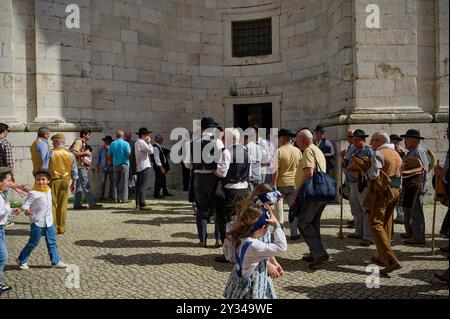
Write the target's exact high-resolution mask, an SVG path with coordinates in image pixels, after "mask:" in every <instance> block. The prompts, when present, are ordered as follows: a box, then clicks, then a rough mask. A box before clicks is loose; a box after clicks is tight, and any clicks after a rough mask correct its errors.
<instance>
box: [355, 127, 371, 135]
mask: <svg viewBox="0 0 450 319" xmlns="http://www.w3.org/2000/svg"><path fill="white" fill-rule="evenodd" d="M353 137H369V135H368V134H366V132H364V130H361V129H359V128H358V129H356V130H355V131H354V132H353Z"/></svg>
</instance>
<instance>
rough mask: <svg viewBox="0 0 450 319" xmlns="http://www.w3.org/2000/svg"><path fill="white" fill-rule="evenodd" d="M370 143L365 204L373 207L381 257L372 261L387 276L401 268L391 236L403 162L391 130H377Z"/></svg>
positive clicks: (375, 238) (374, 235)
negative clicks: (390, 136)
mask: <svg viewBox="0 0 450 319" xmlns="http://www.w3.org/2000/svg"><path fill="white" fill-rule="evenodd" d="M370 145H371V146H372V150H373V151H374V152H375V153H374V154H373V156H372V158H371V165H370V168H369V169H368V170H367V172H366V176H367V177H368V179H369V191H368V195H367V198H366V200H365V201H364V206H365V207H366V208H367V209H368V210H369V224H370V227H371V231H372V238H373V241H374V242H375V245H376V246H377V251H378V256H375V257H372V261H373V262H374V263H377V264H379V265H381V266H384V267H385V268H383V269H381V270H380V274H381V275H383V276H387V274H388V273H390V272H392V271H394V270H397V269H400V268H401V266H400V262H399V261H398V259H397V257H396V256H395V254H394V251H393V250H392V247H391V238H392V227H393V214H394V210H395V206H396V204H397V201H398V198H399V194H400V192H399V189H400V176H401V169H402V165H403V162H402V159H401V157H400V155H399V154H398V153H397V151H395V148H394V145H393V144H390V139H389V135H388V134H387V133H384V132H377V133H374V134H373V135H372V137H371V140H370Z"/></svg>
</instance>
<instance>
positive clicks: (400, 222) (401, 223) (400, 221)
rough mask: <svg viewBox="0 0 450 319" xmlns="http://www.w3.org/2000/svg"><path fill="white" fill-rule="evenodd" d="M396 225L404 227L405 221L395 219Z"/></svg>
mask: <svg viewBox="0 0 450 319" xmlns="http://www.w3.org/2000/svg"><path fill="white" fill-rule="evenodd" d="M394 224H400V225H404V224H405V223H404V222H403V220H399V219H394Z"/></svg>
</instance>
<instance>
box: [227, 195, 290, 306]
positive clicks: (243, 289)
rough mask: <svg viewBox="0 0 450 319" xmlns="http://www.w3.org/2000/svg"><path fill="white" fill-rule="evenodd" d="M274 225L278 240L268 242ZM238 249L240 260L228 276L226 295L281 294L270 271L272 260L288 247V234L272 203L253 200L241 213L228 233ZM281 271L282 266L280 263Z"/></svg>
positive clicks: (246, 296)
mask: <svg viewBox="0 0 450 319" xmlns="http://www.w3.org/2000/svg"><path fill="white" fill-rule="evenodd" d="M269 225H270V226H273V227H274V242H273V243H266V242H263V241H261V240H260V239H259V238H264V237H265V235H266V234H267V232H268V230H269ZM227 238H228V240H229V241H230V243H231V245H232V247H233V250H234V259H235V261H236V263H235V265H234V267H233V270H232V272H231V275H230V277H229V279H228V282H227V285H226V288H225V292H224V297H225V298H227V299H266V298H271V299H272V298H273V299H275V298H277V296H276V293H275V289H274V287H273V283H272V279H271V277H270V276H269V274H268V264H270V262H269V260H270V259H271V258H272V257H275V256H276V255H278V254H280V253H282V252H285V251H287V242H286V236H285V234H284V232H283V230H282V228H281V226H280V224H279V222H278V220H277V219H276V217H275V216H274V214H273V210H272V208H271V206H270V205H265V206H264V207H261V205H258V204H256V203H253V202H252V203H250V204H249V205H248V206H247V207H246V208H245V209H244V210H243V211H242V212H241V213H240V214H239V215H238V217H237V220H236V222H235V223H234V224H233V226H232V229H231V231H230V232H228V233H227ZM280 271H281V272H282V269H281V267H280Z"/></svg>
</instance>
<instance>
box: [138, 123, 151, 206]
mask: <svg viewBox="0 0 450 319" xmlns="http://www.w3.org/2000/svg"><path fill="white" fill-rule="evenodd" d="M151 133H152V132H151V131H149V130H148V129H147V128H146V127H141V128H140V129H139V132H137V133H136V134H137V135H138V136H139V138H138V139H137V141H136V142H135V143H134V153H135V156H136V174H137V179H136V209H138V208H139V209H140V210H150V209H151V207H150V205H147V203H146V202H145V197H146V196H145V194H146V192H147V190H148V186H149V184H150V168H151V167H152V165H151V164H150V159H149V155H152V154H153V146H152V145H151V144H150V142H151V140H152V137H151V135H150V134H151Z"/></svg>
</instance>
